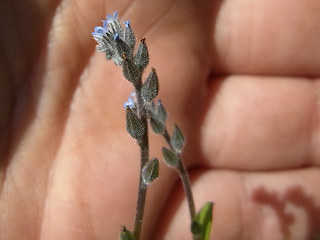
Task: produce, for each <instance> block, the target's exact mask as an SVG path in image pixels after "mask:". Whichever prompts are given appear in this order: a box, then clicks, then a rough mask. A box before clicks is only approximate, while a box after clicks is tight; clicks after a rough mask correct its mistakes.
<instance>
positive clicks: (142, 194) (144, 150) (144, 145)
mask: <svg viewBox="0 0 320 240" xmlns="http://www.w3.org/2000/svg"><path fill="white" fill-rule="evenodd" d="M136 94H137V105H138V106H137V107H138V115H139V117H140V120H141V122H142V124H143V126H144V129H145V131H144V134H143V136H142V139H141V142H140V143H139V146H140V177H139V189H138V201H137V208H136V217H135V220H134V231H133V235H134V237H135V240H139V239H140V235H141V230H142V224H143V214H144V207H145V202H146V197H147V186H146V185H145V184H144V182H143V179H142V168H143V167H144V165H145V164H146V163H147V161H148V160H149V136H148V121H147V114H146V109H145V107H144V104H143V100H142V98H141V93H140V87H139V88H136Z"/></svg>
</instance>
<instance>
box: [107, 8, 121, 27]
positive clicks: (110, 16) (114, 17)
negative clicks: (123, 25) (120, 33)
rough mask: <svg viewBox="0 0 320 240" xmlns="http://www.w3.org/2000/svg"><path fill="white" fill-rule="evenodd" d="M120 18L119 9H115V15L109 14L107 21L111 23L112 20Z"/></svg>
mask: <svg viewBox="0 0 320 240" xmlns="http://www.w3.org/2000/svg"><path fill="white" fill-rule="evenodd" d="M117 20H119V14H118V12H117V11H114V13H113V16H112V15H111V14H108V15H107V20H106V22H107V23H108V24H109V23H110V22H112V21H117Z"/></svg>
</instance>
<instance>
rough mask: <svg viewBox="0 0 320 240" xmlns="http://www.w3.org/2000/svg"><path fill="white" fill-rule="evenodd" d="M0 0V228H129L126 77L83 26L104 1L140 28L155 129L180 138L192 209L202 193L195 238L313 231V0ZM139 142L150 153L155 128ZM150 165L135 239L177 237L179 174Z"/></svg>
mask: <svg viewBox="0 0 320 240" xmlns="http://www.w3.org/2000/svg"><path fill="white" fill-rule="evenodd" d="M0 5H1V7H0V9H1V14H0V18H1V21H0V22H1V26H2V28H1V29H2V30H3V33H2V34H1V37H0V44H1V48H0V50H1V54H0V61H1V64H0V66H1V69H0V74H1V77H0V84H1V88H0V91H1V94H0V96H1V101H0V111H1V113H0V116H1V118H0V128H1V134H0V153H1V168H0V176H1V178H0V179H1V180H0V181H1V182H0V183H1V188H0V232H1V239H46V240H51V239H68V240H72V239H77V240H82V239H83V240H87V239H92V240H93V239H117V237H118V234H119V231H120V225H126V226H127V227H128V228H129V229H132V227H133V226H132V225H133V218H134V213H135V204H136V194H137V193H136V192H137V191H136V190H137V182H138V169H139V161H138V158H139V151H138V146H137V145H136V143H135V142H134V141H133V140H132V139H131V138H130V137H129V135H128V134H127V133H126V131H125V110H124V109H123V108H122V106H123V102H124V101H126V98H127V96H128V95H129V94H130V91H131V89H132V87H131V85H130V84H129V83H128V82H126V80H124V79H123V77H122V73H121V69H120V68H118V67H116V66H115V65H114V64H113V63H112V62H110V61H106V60H105V57H104V55H103V54H102V53H98V52H97V51H96V50H95V42H94V40H93V39H92V37H91V35H90V33H91V31H92V30H93V27H94V26H98V25H100V24H101V23H100V20H101V19H104V17H105V15H106V14H107V13H112V12H113V11H114V10H118V12H119V15H120V18H121V19H122V20H123V21H124V20H127V19H130V20H131V23H132V26H133V28H134V30H135V33H136V36H137V38H138V39H139V38H141V37H146V39H147V40H146V41H147V44H148V48H149V52H150V56H151V62H150V64H149V66H148V68H147V72H149V71H150V67H155V68H156V70H157V73H158V76H159V81H160V94H159V98H160V99H163V104H164V105H165V106H166V108H167V111H168V112H169V113H170V115H169V120H168V125H167V126H168V128H169V129H170V131H171V130H172V126H173V124H174V123H175V122H176V123H178V124H179V125H180V127H181V129H182V130H183V132H184V133H185V136H186V138H187V140H188V142H187V145H186V147H185V152H184V156H183V157H184V162H185V163H186V165H187V166H188V170H189V176H190V178H191V182H192V188H193V191H194V197H195V202H196V206H197V208H198V209H199V208H200V207H201V206H202V205H203V204H204V203H205V202H206V201H213V202H215V206H214V223H213V234H212V237H211V239H217V240H229V239H230V240H231V239H237V240H239V239H240V240H241V239H243V240H250V239H261V240H264V239H276V240H278V239H279V240H281V239H319V238H320V232H319V229H320V228H319V226H320V218H319V216H320V191H319V181H320V171H319V164H320V147H319V145H320V129H319V121H320V115H319V109H320V106H319V104H320V87H319V78H318V77H319V76H320V48H319V42H320V31H319V29H320V15H319V14H318V13H319V8H320V2H319V1H317V0H308V1H305V0H290V1H289V0H280V1H279V0H261V1H254V0H249V1H244V0H243V1H239V0H224V1H222V0H221V1H205V0H204V1H197V2H196V1H191V0H176V1H169V0H164V1H147V0H140V1H109V0H106V1H101V0H93V1H76V0H69V1H65V0H61V1H60V2H59V1H50V0H47V1H42V0H41V1H40V0H34V1H31V0H25V1H18V0H12V1H9V0H7V1H2V2H1V3H0ZM146 74H147V73H146ZM150 141H151V144H152V147H151V154H150V156H151V157H153V156H157V157H159V159H162V158H161V147H162V146H163V145H164V141H163V140H162V139H161V138H160V137H158V136H155V135H154V134H151V139H150ZM161 162H163V161H161ZM160 168H161V169H160V178H159V179H158V180H157V181H156V182H155V183H153V184H152V185H151V187H150V191H149V192H148V200H147V201H148V203H147V206H146V212H145V224H144V227H143V239H151V238H152V239H190V238H191V237H190V233H189V216H188V210H187V205H186V200H185V196H184V193H183V190H182V188H181V184H180V182H179V178H178V176H177V174H176V173H175V172H174V171H173V170H172V169H169V168H168V167H166V166H165V164H163V163H161V166H160Z"/></svg>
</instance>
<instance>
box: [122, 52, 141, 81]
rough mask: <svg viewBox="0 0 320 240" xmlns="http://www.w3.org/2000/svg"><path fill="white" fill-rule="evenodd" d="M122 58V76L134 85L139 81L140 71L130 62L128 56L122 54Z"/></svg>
mask: <svg viewBox="0 0 320 240" xmlns="http://www.w3.org/2000/svg"><path fill="white" fill-rule="evenodd" d="M122 58H123V62H122V71H123V76H124V77H125V78H126V79H127V80H128V81H129V82H132V83H133V85H134V86H136V85H137V84H138V83H139V79H140V77H141V72H140V71H139V70H138V69H137V67H136V66H135V65H134V64H133V63H132V61H131V60H130V59H129V58H127V56H126V54H123V55H122Z"/></svg>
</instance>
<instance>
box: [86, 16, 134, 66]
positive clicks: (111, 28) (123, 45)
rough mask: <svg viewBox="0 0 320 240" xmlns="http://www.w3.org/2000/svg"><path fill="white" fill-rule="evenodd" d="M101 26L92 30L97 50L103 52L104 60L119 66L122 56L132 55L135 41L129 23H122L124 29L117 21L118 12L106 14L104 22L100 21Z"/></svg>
mask: <svg viewBox="0 0 320 240" xmlns="http://www.w3.org/2000/svg"><path fill="white" fill-rule="evenodd" d="M102 22H103V26H102V27H101V26H98V27H95V28H94V32H92V35H93V38H94V39H95V40H96V41H97V43H98V45H97V50H98V51H99V52H105V53H106V58H107V59H111V60H113V61H114V63H115V64H117V65H121V64H122V62H123V58H124V56H127V57H128V56H130V55H132V53H133V49H134V46H135V44H136V39H135V36H134V32H133V30H132V28H131V26H130V21H129V20H128V21H125V22H124V28H123V26H122V25H121V23H120V21H119V15H118V12H117V11H115V12H114V13H113V15H110V14H108V15H107V17H106V20H102Z"/></svg>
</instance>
